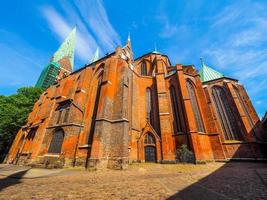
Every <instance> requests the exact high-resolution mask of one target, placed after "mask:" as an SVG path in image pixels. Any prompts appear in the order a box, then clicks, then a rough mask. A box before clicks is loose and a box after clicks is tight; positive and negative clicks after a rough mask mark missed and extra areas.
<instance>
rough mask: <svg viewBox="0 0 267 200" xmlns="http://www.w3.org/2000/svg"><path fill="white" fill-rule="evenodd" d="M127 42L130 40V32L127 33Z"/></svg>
mask: <svg viewBox="0 0 267 200" xmlns="http://www.w3.org/2000/svg"><path fill="white" fill-rule="evenodd" d="M127 42H131V35H130V32H129V33H128V38H127Z"/></svg>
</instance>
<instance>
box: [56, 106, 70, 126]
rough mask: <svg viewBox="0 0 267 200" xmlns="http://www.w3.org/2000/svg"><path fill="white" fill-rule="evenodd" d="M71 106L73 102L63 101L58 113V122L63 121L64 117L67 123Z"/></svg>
mask: <svg viewBox="0 0 267 200" xmlns="http://www.w3.org/2000/svg"><path fill="white" fill-rule="evenodd" d="M70 106H71V102H70V101H64V102H61V103H60V104H59V105H58V107H57V111H58V115H57V124H60V123H62V118H63V123H67V122H68V120H69V114H70Z"/></svg>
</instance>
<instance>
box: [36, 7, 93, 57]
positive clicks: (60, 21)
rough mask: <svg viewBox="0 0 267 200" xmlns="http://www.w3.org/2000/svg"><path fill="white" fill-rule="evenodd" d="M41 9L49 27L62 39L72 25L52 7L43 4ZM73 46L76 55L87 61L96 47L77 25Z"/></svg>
mask: <svg viewBox="0 0 267 200" xmlns="http://www.w3.org/2000/svg"><path fill="white" fill-rule="evenodd" d="M41 10H42V13H43V15H44V17H45V18H46V20H47V22H48V24H49V26H50V29H51V30H52V31H54V32H55V33H56V34H57V36H58V37H59V39H60V41H63V40H64V39H65V38H66V37H67V35H68V34H69V33H70V32H71V30H72V29H73V26H71V25H69V24H68V22H67V21H66V20H65V19H64V18H63V17H62V16H61V15H59V14H58V13H57V12H56V10H55V9H54V8H52V7H50V6H45V7H42V9H41ZM75 46H76V48H75V49H76V53H77V55H78V57H79V58H80V59H81V60H83V61H88V60H89V59H90V58H91V56H92V55H93V52H94V50H95V49H96V42H95V40H94V39H93V37H92V36H91V35H90V34H84V32H81V31H80V29H79V27H78V28H77V37H76V45H75Z"/></svg>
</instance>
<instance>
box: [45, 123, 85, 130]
mask: <svg viewBox="0 0 267 200" xmlns="http://www.w3.org/2000/svg"><path fill="white" fill-rule="evenodd" d="M64 126H78V127H84V125H81V124H76V123H70V124H58V125H54V126H49V127H47V129H50V128H57V127H64Z"/></svg>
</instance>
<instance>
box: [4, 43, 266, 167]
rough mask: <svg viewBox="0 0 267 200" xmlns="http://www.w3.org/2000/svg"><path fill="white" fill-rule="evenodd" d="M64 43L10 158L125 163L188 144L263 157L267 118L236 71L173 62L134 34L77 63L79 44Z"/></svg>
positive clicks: (160, 156) (205, 152)
mask: <svg viewBox="0 0 267 200" xmlns="http://www.w3.org/2000/svg"><path fill="white" fill-rule="evenodd" d="M68 44H69V43H68ZM62 48H63V50H62V49H61V50H60V51H63V53H62V52H61V53H59V54H57V61H53V63H54V65H58V68H57V70H58V71H56V74H57V76H55V77H56V79H55V80H54V81H52V82H53V83H52V84H51V85H50V86H49V87H48V88H47V89H46V90H45V92H44V93H43V94H42V95H41V96H40V99H39V100H38V101H37V102H36V103H35V105H34V108H33V111H32V112H31V113H30V115H29V117H28V121H27V124H25V126H23V127H22V128H21V129H20V130H19V132H18V133H17V135H16V138H15V140H14V142H13V145H12V147H11V149H10V151H9V154H8V155H7V157H6V160H5V161H6V162H7V163H13V164H23V165H31V166H39V167H51V168H52V167H65V166H85V167H87V168H106V167H107V168H115V169H123V168H125V167H127V164H128V163H132V162H158V163H175V162H177V160H178V158H177V150H178V149H179V148H180V147H181V145H183V144H185V145H187V147H188V149H189V150H190V151H192V152H193V155H194V160H195V162H196V163H199V162H207V161H226V160H231V159H251V160H257V159H264V153H263V152H264V149H265V150H266V148H267V143H266V142H264V128H263V126H262V124H261V122H260V120H259V118H258V116H257V113H256V112H255V110H254V107H253V105H252V103H251V101H250V99H249V97H248V95H247V93H246V90H245V89H244V87H243V86H242V85H241V84H239V83H238V81H237V80H236V79H233V78H230V77H227V76H224V75H223V74H221V73H219V72H217V71H215V70H214V69H212V68H210V67H208V66H207V65H205V64H204V63H203V62H202V68H201V70H200V72H198V71H197V70H196V68H195V67H194V65H182V64H176V65H172V64H171V62H170V60H169V58H168V56H167V55H163V54H161V53H159V52H157V51H154V52H151V53H147V54H145V55H143V56H141V57H139V58H136V59H134V58H133V53H132V50H131V44H130V39H128V41H127V43H126V45H125V46H124V47H118V48H117V49H116V50H115V51H114V52H113V53H110V54H108V55H106V56H105V57H102V58H98V56H97V55H96V56H95V57H94V59H93V62H92V63H90V64H87V65H85V66H84V67H83V68H81V69H79V70H76V71H73V72H71V71H70V69H72V66H70V65H71V64H72V63H73V62H71V61H70V62H66V60H67V59H68V58H70V57H71V56H73V53H71V54H68V52H67V50H68V48H70V47H66V46H64V47H62ZM72 50H73V49H72ZM72 52H73V51H72ZM63 59H64V60H65V62H60V60H63ZM64 69H68V70H67V71H66V70H65V71H64V73H62V70H64ZM66 72H67V73H66ZM48 75H49V74H48ZM48 75H47V76H48ZM44 80H45V79H44ZM49 80H50V82H51V80H52V79H51V77H50V79H49ZM46 83H48V82H46Z"/></svg>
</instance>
